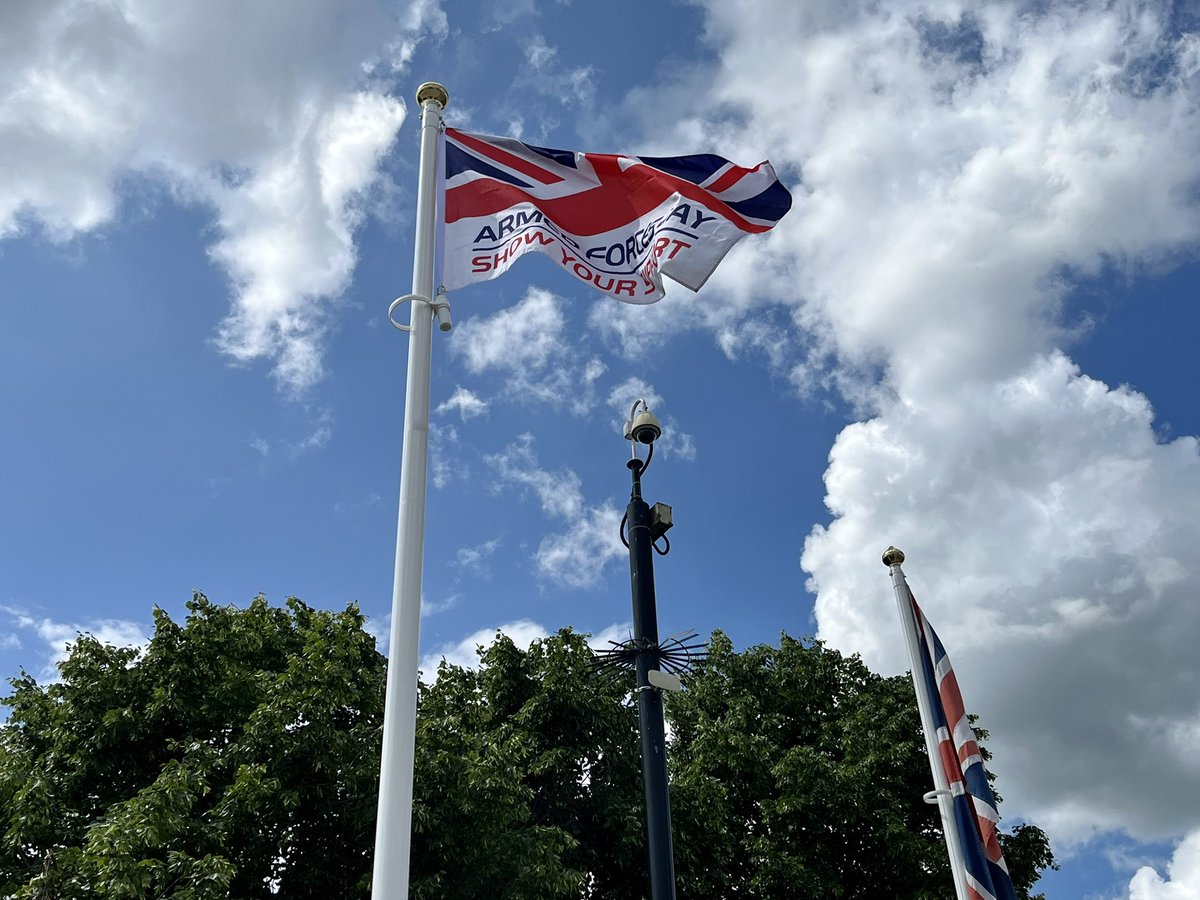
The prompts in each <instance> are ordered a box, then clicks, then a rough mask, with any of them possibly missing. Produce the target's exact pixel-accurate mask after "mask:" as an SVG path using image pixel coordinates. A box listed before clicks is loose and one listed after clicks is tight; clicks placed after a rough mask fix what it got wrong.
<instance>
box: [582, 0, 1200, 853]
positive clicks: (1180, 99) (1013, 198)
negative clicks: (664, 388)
mask: <svg viewBox="0 0 1200 900" xmlns="http://www.w3.org/2000/svg"><path fill="white" fill-rule="evenodd" d="M704 11H705V16H706V32H705V33H706V36H707V38H708V40H709V41H710V42H711V46H712V47H713V49H714V51H715V53H716V55H717V59H716V61H715V67H714V68H707V67H706V68H705V69H704V72H703V76H702V80H699V81H691V82H689V81H685V82H682V83H680V84H679V85H677V86H676V88H677V90H676V92H675V93H672V94H671V96H672V99H673V102H677V104H678V105H677V108H678V109H680V110H682V112H681V114H680V117H679V118H678V119H677V121H676V124H675V127H674V128H673V129H671V130H669V131H668V130H664V129H661V128H659V129H658V131H657V132H656V133H657V135H660V137H657V138H656V140H657V142H658V143H659V144H660V145H661V146H660V148H659V149H662V150H664V151H666V150H673V149H677V148H678V147H700V146H703V147H706V148H712V149H714V150H716V151H718V152H721V153H723V154H724V155H726V156H728V157H730V158H731V159H735V160H739V161H745V162H753V161H756V160H758V159H761V158H763V157H769V158H770V159H771V160H772V161H773V162H774V163H775V164H776V168H777V169H778V170H779V171H780V173H781V175H782V177H783V178H784V180H785V181H786V182H787V183H788V184H789V185H790V186H791V188H792V191H793V196H794V197H795V206H794V209H793V212H792V213H791V214H790V215H789V216H788V217H787V218H786V219H784V221H783V222H782V223H781V224H780V226H779V227H778V228H777V229H775V231H773V232H772V233H771V234H769V235H767V236H766V237H762V238H760V237H756V238H754V239H749V240H746V241H743V242H742V243H741V244H740V245H739V246H738V247H737V248H736V249H735V250H734V251H733V252H732V253H731V254H730V255H729V257H728V258H727V260H726V261H725V263H724V264H723V265H722V267H721V268H720V269H719V270H718V272H717V274H716V275H715V276H714V278H713V279H712V280H711V281H710V283H709V284H708V285H707V286H706V287H705V289H704V292H703V294H704V295H705V296H704V297H701V298H698V299H697V301H696V302H691V303H686V302H683V301H685V300H687V299H689V298H682V299H681V300H675V299H674V297H673V296H669V297H668V299H667V300H666V301H664V303H663V304H660V307H661V308H662V309H663V310H665V312H664V313H663V314H662V315H660V316H657V317H656V316H653V315H651V316H648V317H644V318H639V320H638V321H637V322H636V326H635V324H631V323H630V322H629V321H627V320H625V319H623V318H622V317H621V315H620V314H619V313H620V311H619V310H616V311H611V312H610V311H604V312H603V313H601V312H599V311H597V313H595V314H594V315H593V319H592V321H593V325H595V326H597V327H600V328H601V329H602V331H604V333H605V334H607V335H608V336H609V337H610V339H612V340H615V341H620V342H626V343H628V342H630V341H632V342H634V343H635V344H636V343H637V342H641V343H642V344H645V343H646V342H648V341H654V340H661V339H663V337H664V336H665V335H668V334H669V333H670V332H671V331H672V330H674V329H678V328H704V329H708V330H709V331H711V332H712V334H713V335H714V337H715V339H716V340H717V341H718V343H719V344H720V345H721V346H722V348H723V349H725V351H726V352H727V353H730V354H736V353H739V352H744V350H745V349H746V348H748V347H753V348H755V349H757V350H759V351H761V352H762V353H764V354H765V355H766V357H767V358H768V359H769V361H770V363H771V365H772V366H773V367H774V368H775V369H777V370H778V371H781V372H785V373H787V374H789V376H790V377H791V378H792V380H793V382H794V384H795V386H796V389H797V391H799V392H800V393H802V394H810V395H811V394H813V393H814V392H816V391H821V390H830V391H833V392H835V393H836V394H838V395H840V396H841V397H842V398H843V399H844V400H846V401H849V404H850V406H851V408H852V409H853V410H854V412H855V413H856V417H857V418H861V419H862V420H863V421H859V422H857V423H855V424H853V425H851V426H849V427H847V428H846V429H845V430H844V431H843V432H842V434H841V435H840V436H839V437H838V439H837V442H836V444H835V446H834V447H833V449H832V451H831V455H830V462H829V468H828V471H827V472H826V476H825V482H826V493H827V498H826V500H827V504H828V506H829V509H830V512H831V514H832V517H833V520H832V522H831V523H830V524H829V526H828V527H824V528H817V529H815V530H814V531H813V533H812V535H811V536H810V538H809V539H808V541H807V542H806V545H805V549H804V555H803V559H802V564H803V566H804V568H805V569H806V570H807V571H808V572H809V573H810V574H811V576H812V577H811V587H812V589H813V590H814V591H815V592H816V593H817V604H816V614H817V619H818V625H819V633H820V635H821V637H823V638H824V639H826V640H828V641H830V642H831V643H832V644H833V645H834V646H836V647H838V648H839V649H842V650H845V651H849V652H861V653H863V654H864V656H865V657H866V659H867V660H868V662H869V663H871V664H872V665H873V666H875V667H877V668H880V669H884V670H888V671H898V670H900V669H902V668H905V667H906V666H907V662H906V660H905V659H904V657H903V652H902V649H901V645H900V641H899V635H898V624H897V623H896V622H895V612H894V609H893V608H892V601H891V599H890V594H889V591H888V585H887V581H886V575H885V572H884V569H883V567H882V565H881V564H880V562H879V553H880V551H882V549H883V548H884V547H886V546H887V545H888V544H889V543H893V542H894V543H896V544H897V545H898V546H901V547H902V548H903V549H905V551H906V552H908V553H909V560H910V562H909V574H910V576H912V577H913V583H914V588H915V590H916V592H917V595H918V597H919V598H921V599H922V601H923V603H924V605H925V606H926V607H927V609H928V611H929V614H930V617H931V620H932V621H933V622H934V623H935V624H936V625H937V626H938V628H939V630H940V631H941V632H942V633H943V637H944V638H945V640H946V644H947V647H948V648H949V649H950V652H951V654H952V656H953V657H954V659H955V665H956V669H957V670H959V672H960V676H961V680H962V682H963V687H964V693H965V695H966V697H967V702H968V703H969V704H970V705H971V706H972V708H973V709H975V710H976V711H978V712H980V713H981V714H982V715H983V717H984V724H985V725H986V726H987V727H989V728H991V729H992V733H993V739H992V744H993V747H994V749H995V751H996V763H995V767H996V769H997V771H998V772H999V773H1000V776H1001V782H1000V789H1001V791H1002V793H1003V794H1004V796H1005V797H1006V799H1007V802H1008V805H1007V809H1006V811H1007V812H1009V813H1013V812H1016V813H1017V814H1020V815H1026V816H1031V817H1034V818H1035V819H1036V820H1037V821H1038V822H1039V824H1043V825H1046V826H1049V828H1050V830H1051V831H1052V833H1053V835H1054V836H1056V837H1067V838H1083V837H1086V836H1087V835H1088V834H1089V833H1091V832H1093V831H1095V830H1107V829H1125V830H1127V831H1129V832H1130V833H1131V834H1133V835H1135V836H1137V837H1143V838H1151V837H1164V836H1171V835H1176V836H1177V835H1180V834H1182V833H1184V832H1185V831H1187V830H1189V829H1192V828H1194V827H1196V825H1197V824H1198V822H1200V820H1198V819H1197V813H1196V810H1195V807H1194V804H1189V803H1188V798H1190V797H1191V796H1194V795H1196V793H1197V791H1200V769H1198V768H1197V766H1196V765H1195V762H1194V757H1193V755H1192V754H1189V753H1188V752H1187V751H1186V748H1187V747H1188V746H1192V745H1194V739H1195V736H1196V734H1197V729H1198V728H1200V707H1198V706H1197V703H1196V701H1195V692H1194V690H1192V689H1191V687H1189V686H1193V685H1194V684H1195V683H1196V681H1197V680H1198V679H1200V664H1197V663H1196V662H1195V660H1194V659H1193V657H1194V654H1193V653H1192V652H1191V651H1190V648H1188V647H1187V646H1186V644H1187V641H1186V639H1185V637H1184V636H1185V635H1189V634H1195V633H1197V627H1198V626H1200V621H1197V616H1198V615H1200V613H1197V612H1196V607H1195V603H1194V602H1192V600H1191V599H1190V594H1189V592H1188V588H1187V585H1189V584H1194V583H1195V582H1196V580H1197V578H1198V577H1200V571H1198V566H1200V563H1197V561H1196V557H1195V554H1194V552H1193V551H1192V550H1191V549H1190V548H1194V546H1195V544H1196V540H1197V538H1200V506H1198V504H1200V500H1198V499H1197V498H1200V462H1198V457H1197V449H1196V442H1195V440H1194V439H1192V438H1189V437H1185V438H1180V439H1178V440H1175V441H1172V442H1169V443H1163V442H1160V441H1158V440H1156V437H1155V430H1154V421H1153V411H1152V409H1151V407H1150V404H1149V401H1148V400H1147V399H1146V398H1144V397H1142V396H1140V395H1138V394H1137V393H1135V392H1133V391H1130V390H1128V389H1124V388H1112V387H1110V386H1107V385H1104V384H1102V383H1100V382H1098V381H1096V380H1094V379H1091V378H1088V377H1087V376H1086V375H1085V374H1082V373H1080V372H1078V371H1077V370H1076V368H1075V367H1074V366H1073V364H1072V363H1071V362H1070V360H1069V359H1068V358H1067V357H1066V356H1065V355H1064V354H1063V353H1062V352H1061V350H1059V349H1057V348H1059V347H1062V346H1067V345H1068V344H1069V342H1070V341H1072V340H1078V339H1080V335H1081V333H1082V332H1083V330H1084V329H1083V326H1085V325H1086V319H1085V320H1081V321H1064V319H1063V315H1062V310H1063V301H1064V299H1065V298H1066V297H1067V296H1068V295H1069V294H1070V292H1071V290H1072V286H1073V285H1074V284H1075V283H1076V281H1077V279H1078V278H1079V277H1080V276H1085V277H1090V276H1094V275H1097V274H1100V273H1102V272H1108V271H1116V272H1118V273H1124V274H1129V273H1136V272H1139V271H1142V270H1144V269H1145V268H1146V267H1158V266H1161V265H1164V264H1169V263H1170V261H1171V260H1173V259H1176V258H1178V257H1179V256H1180V255H1184V254H1192V253H1194V252H1195V251H1196V249H1197V245H1198V243H1200V215H1198V214H1197V213H1198V208H1197V195H1196V192H1195V185H1196V184H1197V183H1200V156H1197V155H1196V154H1195V153H1194V152H1193V148H1194V147H1195V146H1197V143H1198V142H1200V103H1198V102H1197V101H1198V99H1200V36H1198V35H1197V34H1196V33H1194V32H1181V31H1179V30H1178V29H1179V27H1180V26H1179V25H1178V24H1174V23H1177V22H1178V19H1177V18H1176V17H1173V16H1172V14H1171V8H1170V5H1169V4H1166V3H1156V2H1140V0H1116V2H1112V3H1106V4H1075V3H1047V4H1038V5H1036V7H1030V6H1029V5H1028V4H1015V3H987V4H984V3H972V2H956V0H951V2H944V3H937V4H934V3H927V4H916V5H914V4H912V3H908V2H901V0H883V2H880V3H871V4H860V3H850V4H843V3H834V2H814V3H803V4H796V3H790V2H784V0H758V2H754V3H751V4H750V5H749V6H747V5H746V4H741V5H732V4H725V3H717V2H708V3H706V4H704ZM1173 29H1174V30H1173ZM656 89H657V88H656ZM692 98H695V99H692ZM643 106H645V95H644V92H641V91H639V92H634V93H633V94H632V95H631V96H630V97H629V103H628V109H629V110H630V111H631V112H636V110H637V109H639V108H642V107H643ZM668 143H669V146H668ZM705 297H719V302H705ZM667 304H673V305H674V309H673V310H670V309H668V307H667ZM674 311H678V312H679V315H678V316H675V315H668V314H667V312H674ZM783 325H788V326H789V327H788V328H786V329H785V328H783V327H781V326H783ZM627 349H628V348H627ZM634 349H636V348H634ZM1192 593H1194V591H1192Z"/></svg>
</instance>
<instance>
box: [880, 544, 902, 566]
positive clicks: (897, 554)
mask: <svg viewBox="0 0 1200 900" xmlns="http://www.w3.org/2000/svg"><path fill="white" fill-rule="evenodd" d="M902 562H904V551H902V550H897V549H896V548H895V547H888V548H887V549H886V550H884V551H883V564H884V565H885V566H887V567H888V568H891V567H892V566H898V565H900V563H902Z"/></svg>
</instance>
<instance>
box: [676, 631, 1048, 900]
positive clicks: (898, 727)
mask: <svg viewBox="0 0 1200 900" xmlns="http://www.w3.org/2000/svg"><path fill="white" fill-rule="evenodd" d="M668 713H669V717H670V720H671V722H672V726H673V729H674V740H673V742H672V744H671V750H670V764H671V771H672V782H671V804H672V816H673V819H674V826H675V828H674V830H675V855H676V859H677V870H678V877H679V896H680V898H681V900H686V898H695V900H700V898H710V897H747V898H764V900H766V898H776V897H812V898H821V897H831V898H832V897H839V898H840V897H846V898H850V897H862V898H868V897H880V896H888V897H898V898H914V900H916V898H935V897H937V898H942V897H945V896H946V894H947V890H948V888H949V886H950V884H951V877H950V870H949V863H948V861H947V856H946V850H945V844H944V842H943V840H942V834H941V829H940V822H939V820H938V817H937V815H936V812H935V811H934V808H933V807H931V806H928V805H926V804H925V803H924V802H923V800H922V796H923V794H924V793H925V792H926V791H927V790H929V788H930V787H931V784H930V774H929V763H928V761H927V758H926V755H925V747H924V742H923V741H924V738H923V736H922V733H921V723H920V718H919V715H918V712H917V706H916V701H915V699H914V696H913V688H912V681H911V679H910V678H909V677H908V676H907V675H904V676H897V677H893V678H882V677H880V676H878V675H875V674H873V673H872V672H870V671H869V670H868V669H867V668H866V667H865V666H864V665H863V664H862V662H861V661H860V660H859V659H858V657H856V656H855V657H845V656H842V655H841V654H840V653H837V652H836V651H833V650H830V649H828V648H826V647H824V646H823V645H822V644H821V643H820V642H802V641H798V640H796V639H794V638H790V637H788V636H787V635H783V636H782V637H781V639H780V643H779V646H778V647H773V646H766V645H762V646H757V647H751V648H750V649H748V650H746V651H744V652H742V653H737V652H735V651H734V649H733V646H732V644H731V643H730V641H729V639H728V638H727V637H726V636H725V635H724V634H722V633H721V632H716V633H715V634H714V635H713V637H712V641H711V642H710V646H709V659H708V662H707V664H705V665H703V666H701V667H700V668H699V670H698V671H697V672H696V673H695V674H694V675H693V676H692V677H691V678H690V679H689V681H688V690H687V691H685V692H683V693H680V694H673V695H671V696H670V697H669V699H668ZM1004 840H1005V841H1006V842H1014V843H1013V846H1014V847H1015V848H1017V849H1019V851H1021V852H1018V853H1016V854H1014V855H1013V857H1012V858H1011V859H1008V863H1009V868H1010V871H1011V874H1012V876H1013V881H1014V883H1015V885H1016V886H1017V890H1018V897H1020V898H1022V900H1026V898H1028V897H1029V894H1028V891H1029V889H1030V887H1031V886H1032V885H1033V884H1034V883H1035V882H1036V881H1037V880H1038V877H1039V874H1040V871H1041V870H1042V869H1044V868H1045V867H1046V866H1048V865H1053V862H1054V857H1053V855H1052V854H1051V853H1050V849H1049V844H1048V843H1047V842H1046V839H1045V835H1044V834H1043V833H1042V832H1041V831H1040V830H1039V829H1037V828H1036V827H1034V826H1032V825H1024V826H1020V827H1019V829H1018V831H1017V834H1016V836H1015V837H1005V838H1004Z"/></svg>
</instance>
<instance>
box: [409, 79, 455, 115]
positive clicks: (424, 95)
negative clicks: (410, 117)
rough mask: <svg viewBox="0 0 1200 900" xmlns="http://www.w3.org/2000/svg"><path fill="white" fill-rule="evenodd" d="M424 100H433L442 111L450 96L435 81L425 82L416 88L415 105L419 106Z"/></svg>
mask: <svg viewBox="0 0 1200 900" xmlns="http://www.w3.org/2000/svg"><path fill="white" fill-rule="evenodd" d="M426 100H433V101H435V102H436V103H437V105H438V106H440V107H441V108H442V109H445V108H446V105H447V104H448V103H449V102H450V94H449V93H448V92H447V91H446V89H445V88H444V87H442V85H440V84H438V83H437V82H436V81H427V82H425V83H424V84H423V85H421V86H420V87H419V88H417V105H418V106H421V105H422V104H424V103H425V101H426Z"/></svg>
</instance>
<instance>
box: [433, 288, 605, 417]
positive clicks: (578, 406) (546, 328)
mask: <svg viewBox="0 0 1200 900" xmlns="http://www.w3.org/2000/svg"><path fill="white" fill-rule="evenodd" d="M564 302H566V301H564V300H563V299H562V298H561V297H558V296H556V295H554V294H551V293H550V292H549V291H545V290H542V289H541V288H530V289H529V290H528V292H527V293H526V294H525V296H524V297H523V298H522V299H521V300H520V301H519V302H518V303H516V304H515V305H513V306H510V307H506V308H505V309H501V310H499V311H498V312H495V313H493V314H492V315H490V316H472V317H470V318H468V319H466V320H465V321H463V322H462V323H461V324H460V325H458V326H456V328H455V330H454V332H453V333H452V335H451V338H450V348H451V352H453V353H454V354H455V355H456V356H458V357H460V358H461V359H462V360H463V364H464V365H465V366H466V367H467V370H468V371H469V372H472V373H475V374H480V373H484V372H493V371H494V372H498V373H500V374H501V375H503V376H504V378H505V382H506V386H505V393H506V395H507V396H510V397H512V398H513V399H516V400H521V401H530V400H534V401H538V402H541V403H548V404H550V405H552V406H563V405H565V406H566V407H567V408H568V409H569V410H570V411H571V412H572V413H574V414H576V415H583V414H584V413H586V412H587V411H588V410H589V409H591V407H592V405H593V404H594V402H595V396H594V394H595V383H596V380H597V379H598V378H599V377H600V376H601V375H603V374H604V364H603V363H602V362H601V361H600V360H599V359H597V358H595V357H586V356H584V355H582V354H581V353H580V352H579V349H578V348H577V347H573V346H571V344H570V342H569V341H568V339H567V336H566V327H567V320H566V317H565V316H564V315H563V312H562V309H561V308H560V307H561V305H562V304H563V303H564Z"/></svg>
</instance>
